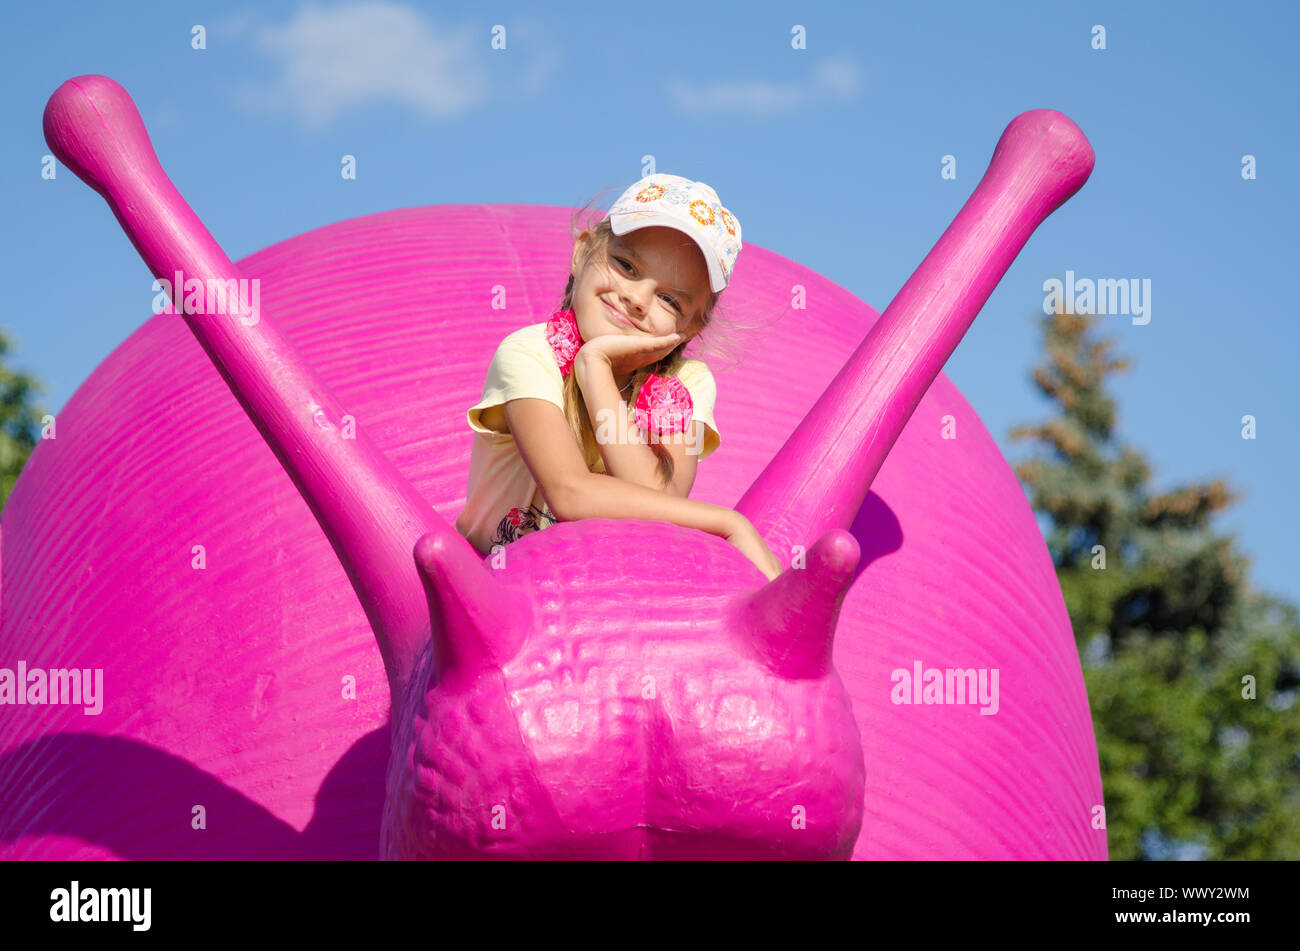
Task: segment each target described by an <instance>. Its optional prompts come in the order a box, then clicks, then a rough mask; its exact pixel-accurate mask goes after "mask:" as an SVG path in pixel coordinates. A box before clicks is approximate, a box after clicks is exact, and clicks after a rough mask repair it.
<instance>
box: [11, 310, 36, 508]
mask: <svg viewBox="0 0 1300 951" xmlns="http://www.w3.org/2000/svg"><path fill="white" fill-rule="evenodd" d="M8 354H9V340H8V338H7V337H6V336H5V335H4V332H3V331H0V508H3V507H4V503H5V502H6V501H8V499H9V493H10V492H12V491H13V488H14V483H15V482H17V481H18V473H20V472H22V471H23V466H24V465H26V464H27V457H28V456H30V455H31V454H32V450H33V449H35V448H36V440H37V439H39V438H40V431H41V430H40V421H41V417H42V416H43V415H45V414H44V413H43V412H41V411H40V410H38V409H37V408H36V407H35V405H33V398H34V397H35V395H36V393H37V392H38V391H40V390H41V389H42V387H41V385H40V383H39V382H37V380H36V379H35V377H31V376H28V375H27V374H25V373H18V372H16V371H14V370H11V369H10V368H9V366H8V362H9V361H8V359H7V357H8Z"/></svg>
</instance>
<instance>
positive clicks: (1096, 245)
mask: <svg viewBox="0 0 1300 951" xmlns="http://www.w3.org/2000/svg"><path fill="white" fill-rule="evenodd" d="M54 9H57V13H53V12H51V9H50V8H42V7H40V6H39V5H36V4H20V5H14V6H13V7H12V8H10V9H8V10H6V23H5V30H4V33H3V35H2V36H0V53H2V54H3V56H0V63H3V66H0V69H3V71H4V74H5V79H6V84H5V88H7V89H8V90H9V92H8V93H7V94H6V95H5V96H4V97H3V98H2V99H0V128H3V129H4V135H3V136H0V168H2V169H3V177H2V178H0V201H2V203H3V208H4V209H5V212H4V223H5V224H4V229H3V232H2V233H0V260H2V261H3V262H4V268H5V278H6V280H5V283H6V285H7V286H8V287H9V288H10V291H9V293H8V295H7V296H6V298H5V301H4V304H3V307H0V327H3V328H4V330H5V332H6V333H8V334H9V335H10V336H11V337H12V338H13V340H14V343H15V346H16V353H15V354H14V355H13V357H12V359H13V361H14V363H15V364H16V365H17V366H18V367H20V368H22V369H25V370H27V371H28V372H32V373H35V374H36V375H38V376H39V377H40V378H41V379H42V380H43V381H44V382H45V383H46V385H47V388H48V392H47V393H46V394H45V395H44V405H45V406H46V407H48V408H51V409H54V410H57V409H58V408H59V407H61V406H62V405H63V404H64V403H65V402H66V401H67V400H68V398H69V397H70V396H71V395H72V393H73V392H74V391H75V390H76V388H77V386H79V385H80V383H81V382H82V381H83V380H84V379H85V378H86V377H87V376H88V375H89V374H90V372H91V371H92V370H93V369H94V367H95V366H96V365H97V364H98V363H99V362H100V361H101V360H102V359H104V357H105V356H107V355H108V353H110V352H111V351H112V350H113V348H115V347H116V346H117V345H118V344H119V343H121V341H122V340H124V339H125V338H126V337H127V336H129V335H130V334H131V333H132V332H133V331H134V330H135V329H136V327H138V326H139V324H140V323H141V322H143V321H144V320H145V319H147V318H148V317H149V312H148V310H147V305H145V306H142V304H141V301H142V300H144V301H147V300H148V299H149V296H148V295H147V293H146V292H145V291H142V284H143V285H144V286H145V288H146V289H147V285H148V282H149V281H150V280H151V277H150V275H149V274H148V271H147V269H146V268H145V266H144V264H143V262H142V261H141V260H140V259H139V257H138V255H137V254H136V252H135V250H134V249H133V248H132V247H131V245H130V243H129V242H128V241H127V240H126V238H125V237H124V236H123V235H122V233H121V230H120V228H119V227H118V225H117V222H116V220H115V219H114V218H113V216H112V214H111V213H110V212H109V210H108V207H107V206H106V205H105V203H104V202H103V200H102V199H100V198H99V196H98V195H95V194H94V193H93V192H91V191H90V189H88V188H87V187H86V186H85V185H84V184H82V183H81V182H80V181H79V180H77V179H76V178H75V176H73V175H72V174H71V173H70V172H68V171H67V169H65V168H60V170H59V176H58V179H57V180H56V182H48V181H44V180H42V178H41V175H40V163H41V157H42V156H43V155H45V154H46V153H47V152H48V148H47V146H46V144H45V141H44V137H43V135H42V131H41V115H42V111H43V109H44V107H45V102H46V100H47V99H48V97H49V95H50V94H51V93H52V92H53V91H54V89H55V88H57V87H58V85H59V84H60V83H62V82H63V81H64V80H66V79H68V78H70V77H72V76H76V75H81V74H86V73H102V74H105V75H108V76H111V77H113V78H114V79H116V80H117V81H118V82H120V83H122V85H123V86H125V87H126V89H127V90H128V91H129V92H130V94H131V96H132V97H133V99H134V100H135V102H136V105H137V106H138V107H139V109H140V112H141V115H142V116H143V118H144V121H145V125H146V127H147V128H148V130H149V132H150V135H151V137H152V139H153V142H154V146H155V149H156V151H157V152H158V154H159V156H160V158H161V160H162V163H163V166H164V168H165V169H166V170H167V172H168V173H169V175H170V176H171V178H172V180H173V181H174V182H175V184H176V186H177V188H178V189H179V190H180V192H181V194H182V195H184V196H185V198H186V199H187V201H188V202H189V203H190V205H191V207H193V208H194V210H195V211H196V212H197V213H198V215H199V217H200V218H201V219H202V220H203V221H204V222H205V224H206V225H207V226H208V228H209V230H210V231H211V232H212V234H213V235H214V236H215V237H216V239H217V240H218V241H219V242H220V243H221V244H222V246H223V248H224V249H225V250H226V252H227V254H228V255H229V256H230V257H231V258H232V259H235V260H238V259H239V258H241V257H244V256H245V255H247V254H250V253H252V252H253V251H256V250H258V249H260V248H263V247H266V246H267V245H270V244H273V243H275V242H277V241H281V240H283V239H285V238H289V237H292V236H293V235H296V234H301V233H302V232H304V231H308V230H310V229H312V228H316V227H318V226H320V225H324V224H328V223H331V222H335V221H340V220H343V219H346V218H351V217H356V216H358V215H365V214H371V213H374V212H378V211H385V210H388V209H393V208H403V207H411V206H419V205H433V204H445V203H473V202H485V203H516V202H517V203H525V204H546V205H571V206H574V205H579V204H582V203H584V202H586V201H587V200H588V199H590V198H591V197H593V196H594V195H595V194H596V193H597V192H599V191H600V190H601V189H602V188H606V187H609V186H617V189H621V188H622V187H625V186H626V185H628V184H631V182H633V181H635V180H636V179H637V178H639V177H640V175H641V161H642V156H644V155H647V154H651V155H654V156H655V159H656V163H657V170H658V171H662V172H673V173H676V174H682V175H686V176H688V177H692V178H698V179H701V180H703V181H706V182H708V183H709V184H711V185H713V186H714V187H715V188H717V189H718V191H719V193H720V195H721V197H722V200H723V202H724V204H726V205H727V206H728V207H730V208H731V209H733V210H734V211H735V212H736V214H737V216H738V217H739V218H740V220H741V222H742V224H743V227H744V236H745V239H746V241H747V243H753V244H758V245H762V246H764V247H767V248H769V249H771V250H773V251H776V252H778V253H780V254H783V255H785V256H787V257H789V258H792V259H794V260H796V261H799V262H801V263H803V264H805V265H807V266H809V267H811V268H813V269H814V270H817V271H818V272H820V273H822V274H824V275H826V276H827V277H829V278H831V279H832V280H834V281H836V282H838V283H839V284H841V285H843V286H844V287H846V288H848V289H849V290H850V291H852V292H853V293H855V294H857V295H858V296H859V297H861V298H862V299H864V300H866V301H868V302H869V303H871V304H872V305H873V306H875V307H876V308H878V309H880V310H883V309H884V308H885V307H886V306H887V305H888V304H889V302H890V300H891V299H892V297H893V295H894V294H895V293H896V292H897V291H898V289H899V288H900V287H902V285H903V283H904V282H905V281H906V280H907V278H908V277H909V276H910V275H911V273H912V271H913V270H914V269H915V268H916V266H917V265H918V264H920V262H921V260H922V259H923V258H924V256H925V254H926V253H927V252H928V251H929V250H930V248H931V247H932V246H933V244H934V242H935V241H936V240H937V239H938V238H939V236H940V235H941V234H942V233H943V230H944V229H945V228H946V227H947V226H948V224H949V223H950V222H951V221H952V219H953V217H954V216H955V215H956V213H957V211H958V210H959V209H960V208H961V206H962V204H963V203H964V202H965V200H966V199H967V197H969V195H970V193H971V191H972V189H973V188H974V187H975V184H976V183H977V182H978V180H979V177H980V175H982V174H983V171H984V169H985V167H986V165H987V162H988V159H989V157H990V155H991V154H992V150H993V146H994V144H995V143H996V141H997V138H998V136H999V135H1000V134H1001V132H1002V130H1003V128H1004V127H1005V126H1006V124H1007V123H1008V122H1009V121H1010V120H1011V119H1012V118H1013V117H1014V116H1016V115H1017V114H1019V113H1021V112H1024V111H1025V110H1027V109H1035V108H1052V109H1058V110H1060V111H1061V112H1064V113H1065V114H1066V115H1068V116H1069V117H1070V118H1072V119H1073V120H1074V121H1075V122H1076V123H1078V124H1079V126H1080V127H1081V128H1082V129H1083V131H1084V132H1085V134H1086V135H1087V136H1088V138H1089V140H1090V141H1091V142H1092V145H1093V148H1094V149H1095V151H1096V154H1097V163H1096V168H1095V170H1094V172H1093V174H1092V177H1091V179H1090V180H1089V182H1088V183H1087V184H1086V185H1085V186H1084V187H1083V189H1082V190H1081V191H1080V192H1079V193H1078V194H1077V195H1076V196H1075V197H1074V198H1073V199H1071V201H1070V202H1068V203H1067V204H1066V205H1065V206H1064V207H1063V208H1061V209H1060V210H1059V211H1057V212H1056V214H1054V215H1053V216H1052V217H1051V218H1049V219H1048V220H1047V222H1046V223H1044V225H1043V226H1042V227H1040V228H1039V230H1038V231H1037V232H1036V233H1035V234H1034V235H1033V237H1031V238H1030V240H1029V243H1028V245H1027V246H1026V248H1025V249H1024V251H1022V252H1021V254H1020V256H1019V257H1018V259H1017V260H1016V262H1015V264H1014V265H1013V266H1012V268H1011V269H1010V271H1009V272H1008V273H1007V275H1006V277H1005V278H1003V280H1002V283H1001V284H1000V285H999V286H998V288H997V290H996V291H995V292H994V293H993V296H992V297H991V298H990V299H989V302H988V304H986V305H985V308H984V310H983V312H982V313H981V315H980V316H979V317H978V318H977V319H976V321H975V323H974V325H973V326H972V328H971V330H970V331H969V332H968V333H967V335H966V337H965V339H964V340H963V341H962V343H961V345H960V346H959V347H958V349H957V351H956V352H955V353H954V354H953V356H952V358H951V359H950V360H949V361H948V364H947V365H946V367H945V372H946V373H947V374H948V376H949V377H950V378H951V379H952V380H953V381H954V383H956V385H957V386H958V387H960V388H961V390H962V392H963V393H964V394H965V396H966V398H967V399H968V400H969V401H970V402H971V404H972V405H973V406H974V407H975V409H976V410H977V412H978V413H979V415H980V417H981V418H982V419H983V421H984V423H985V425H987V426H988V428H989V430H990V432H991V433H992V434H993V436H994V438H995V439H997V441H998V443H999V445H1000V446H1001V447H1002V450H1003V452H1004V454H1005V455H1006V456H1007V457H1008V458H1009V459H1011V460H1016V459H1019V458H1023V457H1024V455H1025V454H1026V453H1027V451H1028V450H1027V448H1026V447H1025V445H1024V444H1021V443H1013V442H1011V441H1010V440H1009V439H1008V438H1007V433H1008V432H1009V431H1010V429H1011V428H1012V427H1013V426H1015V425H1017V424H1020V423H1026V422H1033V421H1037V420H1040V419H1042V418H1044V416H1045V414H1046V413H1047V412H1048V411H1049V406H1048V404H1047V403H1046V402H1045V401H1044V400H1043V399H1042V397H1041V396H1040V395H1039V394H1038V391H1037V389H1036V388H1035V387H1034V386H1033V384H1032V383H1031V381H1030V378H1029V373H1030V368H1031V367H1032V365H1033V364H1034V363H1035V362H1036V361H1037V360H1039V359H1040V356H1041V340H1040V338H1039V336H1038V332H1037V329H1036V325H1035V323H1034V316H1033V315H1034V314H1035V312H1041V311H1040V308H1041V306H1042V301H1043V297H1044V293H1043V282H1044V281H1045V280H1047V279H1048V278H1051V277H1057V278H1062V279H1063V278H1064V276H1065V272H1066V271H1067V270H1072V271H1074V273H1075V275H1076V276H1078V277H1089V278H1093V279H1101V278H1112V279H1113V278H1123V279H1131V278H1136V279H1139V281H1145V280H1149V281H1150V282H1151V283H1150V287H1151V297H1150V315H1149V316H1150V321H1149V323H1146V324H1134V323H1133V322H1132V320H1131V319H1130V318H1129V317H1120V316H1116V317H1111V318H1108V320H1107V322H1106V325H1105V328H1104V329H1105V331H1106V332H1107V333H1109V334H1111V335H1113V336H1114V337H1116V350H1117V352H1118V353H1120V354H1122V355H1125V356H1128V357H1130V358H1131V359H1132V361H1133V366H1132V368H1131V369H1130V370H1129V371H1127V372H1126V373H1124V374H1121V375H1119V376H1118V377H1116V378H1114V383H1113V387H1112V389H1113V393H1114V395H1115V396H1116V398H1117V400H1118V404H1119V426H1118V429H1119V435H1120V437H1121V439H1123V440H1125V441H1128V442H1131V443H1133V444H1135V445H1137V446H1139V447H1141V448H1142V449H1143V450H1144V451H1145V452H1146V453H1147V454H1148V458H1149V459H1150V461H1151V462H1152V464H1153V466H1154V485H1155V487H1156V488H1157V489H1158V490H1163V489H1167V488H1172V487H1174V486H1176V485H1179V484H1181V483H1183V482H1186V481H1201V480H1206V479H1209V478H1214V477H1219V476H1222V477H1225V478H1227V479H1228V480H1229V482H1230V484H1231V485H1232V486H1233V487H1235V488H1236V489H1237V490H1238V491H1240V492H1242V493H1243V494H1244V498H1243V500H1242V501H1240V502H1239V503H1238V504H1237V505H1236V506H1234V507H1233V508H1232V509H1231V510H1230V511H1229V512H1228V513H1227V514H1226V515H1224V516H1222V517H1221V518H1220V519H1219V520H1218V521H1217V522H1216V525H1217V526H1218V527H1219V528H1220V529H1221V530H1223V531H1226V532H1231V533H1234V534H1235V535H1236V537H1237V539H1238V542H1239V544H1240V547H1241V548H1242V550H1243V551H1245V552H1246V553H1247V554H1248V555H1249V556H1250V557H1251V558H1252V561H1253V572H1252V580H1253V581H1254V582H1255V583H1256V584H1257V585H1259V586H1261V587H1263V588H1266V589H1268V590H1271V591H1274V592H1275V593H1278V594H1281V595H1283V596H1285V597H1288V598H1290V599H1291V600H1295V601H1300V577H1298V574H1300V573H1298V572H1297V567H1298V566H1300V555H1297V553H1296V543H1295V541H1294V540H1293V539H1292V538H1291V532H1292V531H1294V530H1295V528H1296V527H1297V526H1298V525H1300V519H1298V518H1297V513H1298V512H1300V502H1297V499H1296V493H1295V492H1294V490H1293V488H1294V486H1295V484H1296V482H1297V479H1296V476H1295V472H1296V469H1297V466H1298V465H1300V440H1298V439H1297V435H1298V433H1297V429H1298V428H1300V427H1298V426H1297V422H1296V403H1297V399H1296V397H1297V393H1298V387H1297V382H1296V381H1297V375H1298V374H1297V371H1296V368H1295V361H1296V354H1297V350H1298V349H1300V348H1298V347H1297V343H1298V342H1300V332H1298V331H1297V329H1296V323H1297V318H1296V317H1294V316H1293V315H1292V314H1291V313H1290V312H1289V311H1288V310H1287V309H1286V308H1285V307H1283V306H1282V305H1281V304H1279V303H1278V300H1279V299H1280V296H1281V295H1280V294H1279V292H1278V291H1277V288H1278V287H1279V286H1280V287H1282V288H1283V289H1285V287H1286V286H1287V285H1286V282H1287V281H1293V280H1294V279H1295V275H1296V272H1297V269H1296V265H1295V263H1294V255H1295V253H1296V251H1297V248H1298V247H1300V241H1297V240H1296V238H1295V233H1296V230H1295V229H1296V217H1297V215H1296V212H1297V211H1298V210H1300V200H1298V199H1300V182H1298V181H1297V177H1296V174H1295V171H1294V169H1292V170H1288V169H1287V166H1286V163H1287V162H1288V161H1291V162H1294V161H1295V156H1296V155H1297V154H1300V148H1298V146H1300V141H1298V140H1300V133H1298V131H1297V129H1298V124H1297V119H1296V117H1297V115H1300V109H1297V90H1300V75H1298V74H1300V68H1298V67H1297V66H1296V61H1295V58H1294V51H1293V48H1294V46H1295V43H1296V41H1297V39H1298V38H1300V29H1298V27H1300V12H1297V11H1298V10H1300V5H1297V4H1294V3H1282V2H1262V3H1257V4H1252V5H1250V6H1248V7H1238V6H1236V5H1233V4H1211V3H1178V4H1174V3H1159V4H1157V3H1140V2H1139V3H1135V2H1116V3H1112V2H1093V3H1077V2H1062V3H1051V2H1044V0H1034V2H1023V0H1000V2H998V3H997V4H973V3H958V2H948V3H927V4H919V3H918V4H910V3H891V4H853V5H848V4H843V3H824V4H823V3H807V2H800V3H798V4H776V3H765V2H751V3H746V4H743V5H739V4H737V5H735V10H737V11H743V12H739V13H738V14H731V13H727V12H726V10H727V8H726V7H722V6H720V5H717V4H702V3H657V4H626V3H620V4H605V3H600V4H546V5H537V4H532V3H498V4H494V5H491V6H489V7H484V6H483V5H482V4H481V3H437V4H428V3H368V4H367V3H316V4H300V3H265V2H259V3H257V4H253V3H251V2H250V3H230V4H214V3H185V2H166V3H163V2H150V3H130V4H116V3H115V4H102V3H60V4H59V5H58V7H57V8H54ZM195 24H202V25H203V26H204V27H205V28H206V42H207V48H206V49H204V50H194V49H192V48H191V28H192V27H193V26H194V25H195ZM496 24H502V25H504V26H505V27H506V41H507V42H506V49H505V50H504V51H499V50H498V51H494V50H492V49H491V48H490V40H491V30H492V28H493V26H494V25H496ZM796 24H797V25H801V26H803V27H804V28H805V30H806V46H807V48H806V49H802V50H795V49H792V48H791V30H792V28H793V27H794V26H795V25H796ZM1096 25H1101V26H1104V28H1105V31H1106V49H1104V50H1096V49H1093V48H1092V38H1093V28H1094V26H1096ZM348 153H350V154H355V155H357V156H358V178H357V180H356V181H350V182H344V181H342V180H341V179H340V176H339V174H338V157H339V156H340V155H343V154H348ZM944 155H953V156H956V158H957V178H956V180H945V179H943V178H942V177H941V176H940V163H941V159H942V156H944ZM1244 155H1253V156H1255V161H1256V169H1257V178H1256V179H1254V180H1244V179H1243V177H1242V173H1241V167H1242V157H1243V156H1244ZM614 194H617V191H615V192H614ZM612 198H613V194H610V195H609V196H608V198H607V201H608V200H612ZM1246 414H1252V415H1254V416H1255V417H1256V420H1257V427H1258V437H1257V438H1256V439H1255V440H1253V441H1250V440H1243V439H1242V438H1241V418H1242V416H1244V415H1246ZM1289 487H1290V488H1289Z"/></svg>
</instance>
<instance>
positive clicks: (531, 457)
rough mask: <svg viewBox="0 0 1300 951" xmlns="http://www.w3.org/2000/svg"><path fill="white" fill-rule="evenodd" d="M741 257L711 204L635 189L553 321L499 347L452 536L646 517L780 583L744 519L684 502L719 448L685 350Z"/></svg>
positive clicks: (579, 260)
mask: <svg viewBox="0 0 1300 951" xmlns="http://www.w3.org/2000/svg"><path fill="white" fill-rule="evenodd" d="M740 248H741V241H740V222H738V221H737V220H736V218H735V216H733V215H732V214H731V213H730V212H729V211H728V210H727V209H726V208H724V207H723V206H722V204H721V202H720V201H719V200H718V195H717V193H716V192H715V191H714V190H713V189H712V188H710V187H709V186H708V185H705V184H703V183H702V182H693V181H690V180H689V179H685V178H682V177H680V176H677V175H663V174H656V175H650V176H647V177H646V178H643V179H642V180H641V181H639V182H637V183H636V184H634V185H632V186H631V187H630V188H628V189H627V190H626V191H625V192H624V193H623V194H622V196H620V197H619V199H618V200H617V201H615V202H614V204H613V205H612V206H611V207H610V210H609V213H608V214H607V215H606V216H605V218H604V219H603V220H601V222H600V223H599V224H598V225H597V226H596V227H595V228H594V229H590V228H588V229H585V230H583V231H582V232H581V233H580V234H579V235H578V237H577V239H576V241H575V243H574V249H573V257H572V262H571V266H570V274H569V282H568V285H567V286H566V287H565V289H564V299H563V303H562V304H561V307H560V309H559V310H557V311H555V312H554V313H553V314H551V315H550V317H549V319H548V320H545V321H541V322H538V323H534V324H531V325H529V326H526V327H521V328H519V329H518V330H515V331H514V332H512V333H510V334H509V335H507V336H506V338H505V339H504V340H502V341H501V343H500V345H499V346H498V347H497V350H496V353H495V354H494V355H493V358H492V363H491V365H490V366H489V367H488V372H487V380H486V382H485V384H484V386H483V398H482V399H481V400H479V402H478V403H476V404H475V405H474V406H472V407H470V408H469V410H468V411H467V412H466V418H467V420H468V422H469V425H470V428H471V429H473V430H474V432H475V434H476V435H475V436H474V445H473V449H472V452H471V457H470V471H469V485H468V490H467V499H466V503H465V508H464V510H463V511H462V512H461V513H460V515H459V517H458V518H457V519H456V529H457V531H459V532H460V533H461V534H462V535H464V536H465V537H466V538H467V539H469V541H470V543H471V544H473V545H474V547H475V548H476V549H477V550H478V551H479V552H480V553H481V554H483V555H487V554H489V553H490V552H491V551H492V550H493V548H494V547H495V546H497V545H505V544H508V543H510V542H511V541H514V540H515V539H516V538H519V537H520V536H521V535H524V534H527V533H529V532H533V531H539V530H541V529H544V528H546V527H548V526H550V525H553V524H554V523H555V522H557V521H571V520H574V519H580V518H639V519H654V520H660V521H667V522H673V523H676V524H678V525H684V526H687V527H690V528H698V529H701V530H703V531H706V532H710V533H712V534H715V535H719V536H721V537H722V538H725V539H726V540H727V541H728V542H729V543H730V544H732V545H734V546H735V547H736V548H738V549H739V550H740V551H741V552H743V553H744V554H745V555H746V556H747V557H748V558H749V559H750V560H751V561H753V562H754V564H755V565H757V566H758V568H759V570H761V571H762V572H763V574H764V575H765V576H766V577H767V578H768V579H769V580H771V579H773V578H775V577H777V575H779V574H780V573H781V570H782V566H781V564H780V563H779V562H778V561H777V559H776V557H775V556H774V555H773V554H772V552H771V550H770V549H769V548H768V547H767V545H766V543H765V542H764V541H763V539H762V537H761V536H760V535H759V534H758V532H757V531H756V530H755V529H754V527H753V525H752V524H751V523H750V522H749V520H748V519H747V518H745V517H744V516H743V515H741V514H740V513H738V512H736V511H734V510H732V509H729V508H726V507H724V506H720V505H711V504H709V503H706V502H696V501H692V500H690V499H689V498H687V496H688V495H689V494H690V491H691V486H692V485H693V483H694V481H695V472H696V465H697V463H698V462H699V460H701V459H704V458H707V457H708V456H709V455H711V454H712V453H713V452H714V451H715V450H717V448H718V446H719V445H720V444H721V437H720V436H719V434H718V427H717V424H716V423H715V422H714V419H713V406H714V401H715V398H716V393H717V390H716V385H715V383H714V379H713V374H712V373H711V372H710V371H709V368H708V366H707V365H705V363H704V362H703V361H701V360H694V359H687V358H686V357H685V356H684V355H683V350H684V349H685V347H686V344H687V343H688V342H690V340H691V339H693V338H694V337H695V336H697V335H698V334H699V333H700V332H701V331H702V330H703V329H704V328H706V327H707V326H708V325H709V322H710V320H711V319H712V316H713V310H714V307H715V305H716V304H717V301H718V295H719V293H720V292H721V291H722V289H723V288H725V287H726V286H727V281H728V280H729V279H730V277H731V272H732V269H733V268H734V266H735V262H736V257H737V255H739V253H740ZM610 476H612V477H613V478H609V477H610Z"/></svg>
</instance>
